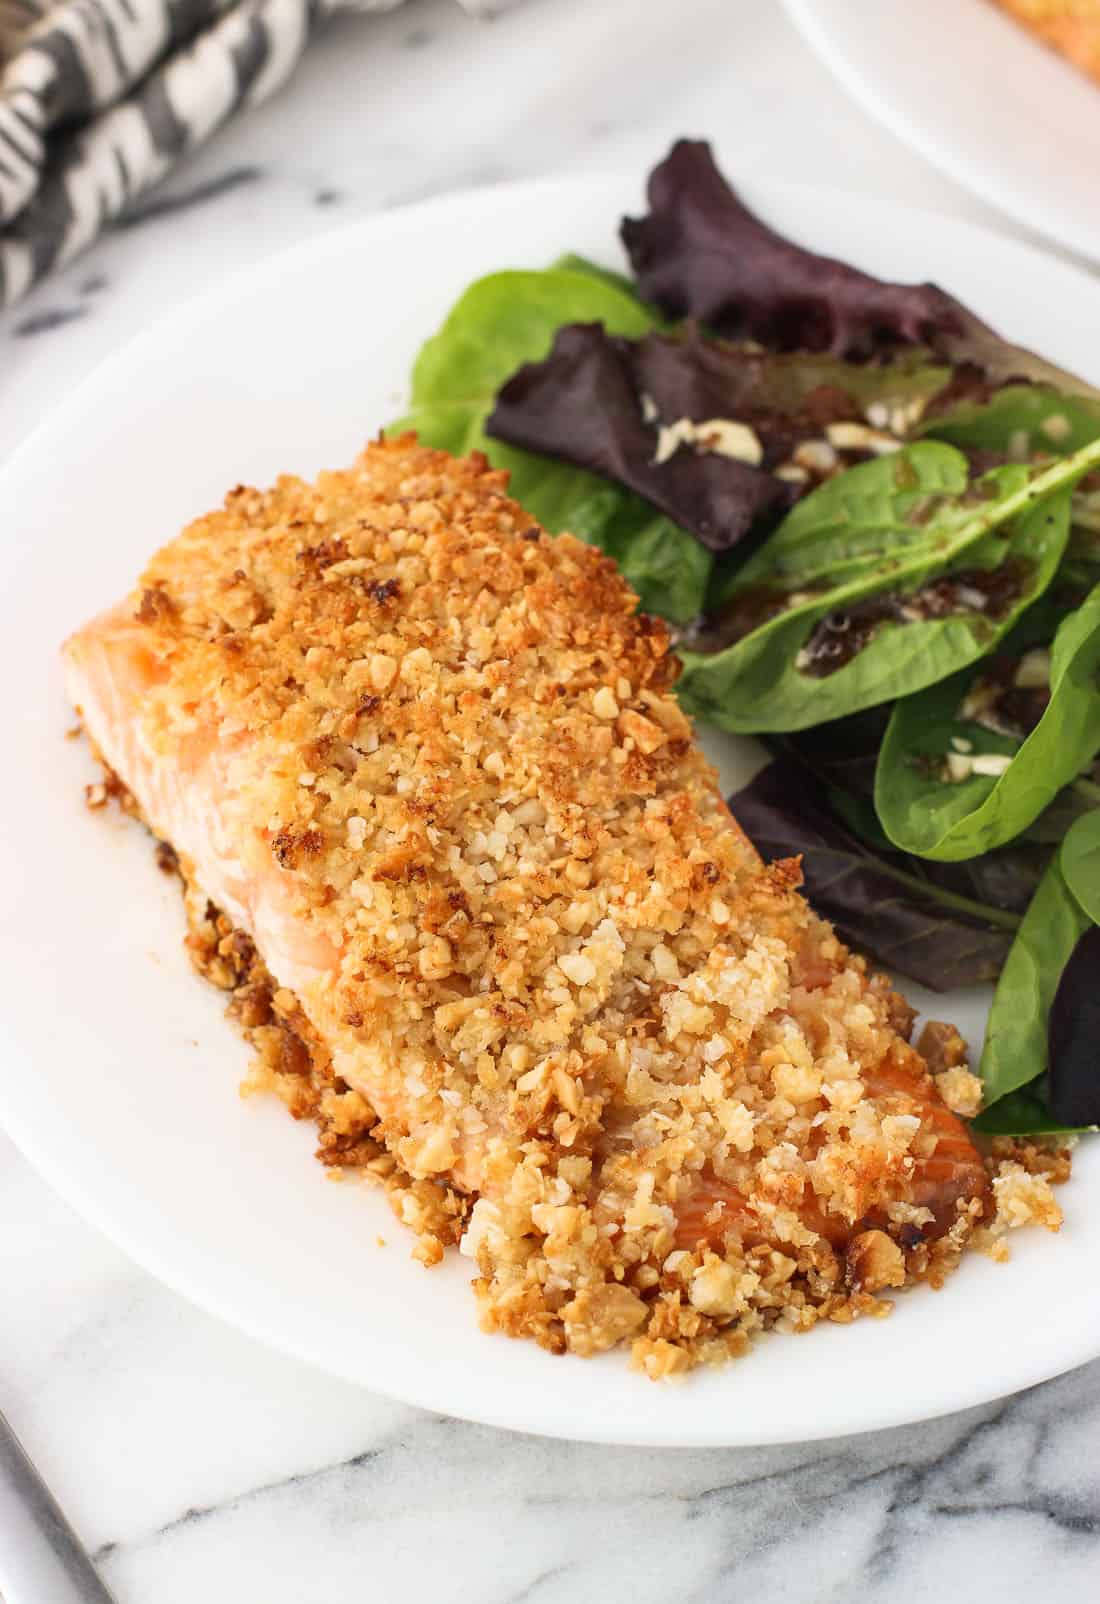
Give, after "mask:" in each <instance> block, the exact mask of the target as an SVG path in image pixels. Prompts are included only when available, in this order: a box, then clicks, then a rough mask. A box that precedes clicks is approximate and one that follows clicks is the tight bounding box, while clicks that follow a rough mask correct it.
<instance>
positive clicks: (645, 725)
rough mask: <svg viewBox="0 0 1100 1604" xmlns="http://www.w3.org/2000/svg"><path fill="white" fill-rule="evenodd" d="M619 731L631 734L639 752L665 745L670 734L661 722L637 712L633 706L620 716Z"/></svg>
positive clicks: (626, 734)
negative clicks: (662, 726)
mask: <svg viewBox="0 0 1100 1604" xmlns="http://www.w3.org/2000/svg"><path fill="white" fill-rule="evenodd" d="M619 731H620V733H621V734H622V735H624V736H629V737H630V739H631V740H632V741H633V742H634V745H635V746H636V747H637V748H638V750H639V752H645V753H646V754H647V755H648V754H649V753H650V752H655V751H656V750H657V748H658V747H659V746H664V744H665V742H666V741H667V740H668V736H667V735H666V734H665V732H664V730H663V729H662V728H661V726H660V725H659V724H655V723H654V722H653V720H652V719H651V718H645V717H643V715H642V714H641V713H635V712H634V710H633V708H627V710H626V712H625V713H623V714H621V715H620V717H619Z"/></svg>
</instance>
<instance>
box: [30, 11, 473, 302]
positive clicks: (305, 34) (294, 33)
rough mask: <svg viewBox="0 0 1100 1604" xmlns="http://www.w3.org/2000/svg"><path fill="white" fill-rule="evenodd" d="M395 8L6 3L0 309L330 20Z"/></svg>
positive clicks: (276, 80)
mask: <svg viewBox="0 0 1100 1604" xmlns="http://www.w3.org/2000/svg"><path fill="white" fill-rule="evenodd" d="M460 3H461V4H462V5H464V6H465V8H466V9H467V10H468V11H471V12H475V13H476V12H480V13H488V12H491V11H494V10H499V9H500V7H499V5H498V4H494V3H493V0H460ZM401 4H403V0H0V308H3V307H5V306H8V305H10V304H11V303H12V302H13V301H16V300H18V298H19V297H20V296H21V295H23V294H25V293H26V291H27V290H28V289H29V288H30V287H31V285H32V284H35V283H36V282H37V281H38V280H39V279H40V278H43V277H44V276H45V274H47V273H48V272H50V271H51V269H53V268H55V267H60V266H61V265H62V263H64V262H67V261H69V260H70V259H71V258H72V257H74V256H75V255H76V254H77V252H79V251H82V250H84V249H85V247H86V246H88V245H89V244H91V242H92V240H94V239H95V238H96V236H97V234H99V232H100V230H101V229H103V228H105V227H107V226H108V225H109V224H110V223H111V222H112V221H113V220H114V219H115V218H117V217H118V216H120V215H121V214H122V213H123V212H125V211H126V210H127V208H128V207H130V206H132V205H133V203H134V202H135V201H136V200H137V198H138V197H139V196H140V195H142V194H143V193H144V192H145V190H147V189H148V188H149V187H150V186H151V185H153V184H156V183H157V182H159V180H160V179H162V178H163V177H164V176H165V174H166V173H168V172H169V171H170V170H171V169H172V168H173V167H174V166H175V164H176V163H177V162H178V161H179V160H180V158H181V157H183V156H186V155H187V154H188V153H189V152H190V151H192V150H194V149H195V148H196V147H197V146H198V145H201V144H202V143H203V142H204V141H205V140H207V139H209V138H210V137H211V135H212V134H214V133H216V131H217V130H218V129H219V128H220V127H221V126H222V124H223V123H225V122H227V121H228V120H229V118H230V117H232V116H233V115H234V114H235V113H236V112H238V111H239V110H241V109H242V108H244V107H248V106H255V105H258V104H259V102H260V101H261V100H265V99H266V98H267V96H268V95H270V94H273V93H274V91H275V90H276V89H278V88H280V86H281V85H282V84H284V83H285V82H286V80H287V78H289V76H290V74H291V73H292V72H293V71H294V68H295V66H296V65H297V63H298V61H299V59H300V58H301V56H302V53H303V51H304V50H305V49H306V46H307V45H308V43H309V41H310V37H311V36H312V34H313V33H314V32H315V31H316V30H317V28H318V27H319V26H320V25H321V23H322V22H324V21H325V20H326V19H327V18H328V17H329V16H331V15H332V14H333V13H335V12H338V11H362V12H366V11H392V10H393V9H394V8H395V7H396V6H399V5H401Z"/></svg>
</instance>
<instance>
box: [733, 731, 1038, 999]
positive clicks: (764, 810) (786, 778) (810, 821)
mask: <svg viewBox="0 0 1100 1604" xmlns="http://www.w3.org/2000/svg"><path fill="white" fill-rule="evenodd" d="M729 805H730V810H731V812H732V813H733V816H734V818H736V819H737V821H738V823H739V824H740V825H741V827H742V828H743V829H744V831H745V832H746V834H747V835H748V837H749V839H750V840H751V841H752V842H753V844H754V845H755V846H756V848H757V850H758V851H759V852H760V854H761V856H762V857H764V858H765V859H769V860H770V859H772V858H786V857H792V856H794V855H796V854H799V853H800V854H801V855H802V873H803V890H804V892H805V895H806V897H807V899H808V901H809V902H810V903H811V904H812V905H813V907H814V908H815V909H816V910H817V912H818V913H820V914H821V915H822V916H823V917H824V918H826V919H828V920H830V921H831V922H832V924H834V925H835V926H836V929H837V930H838V932H839V933H840V935H841V936H842V938H843V939H844V940H845V941H847V942H850V943H851V945H852V946H853V947H855V948H856V949H857V950H858V951H861V952H864V953H870V954H872V955H873V956H874V957H875V958H876V959H877V960H878V961H879V962H880V963H882V964H884V965H886V966H887V967H889V968H891V969H895V970H898V971H899V972H900V973H902V974H904V975H908V976H909V977H910V978H911V979H913V980H917V981H920V982H921V984H922V985H925V986H929V987H931V988H932V990H934V991H949V990H951V989H952V988H953V987H956V986H967V985H976V984H978V983H980V982H983V981H989V980H993V979H995V978H996V976H997V975H998V974H999V972H1000V969H1001V966H1002V964H1003V963H1004V960H1005V957H1006V955H1007V953H1008V950H1009V948H1010V947H1011V945H1012V939H1013V935H1014V933H1015V929H1016V926H1017V925H1018V923H1019V921H1018V920H1017V919H1016V918H1014V917H1012V916H1011V915H1007V916H1006V915H1005V914H1004V913H1003V912H1002V911H1001V910H998V909H996V908H985V909H983V908H982V906H981V905H980V904H979V903H977V902H976V901H974V899H973V898H970V897H965V896H963V895H960V894H958V893H945V891H944V889H943V888H942V887H939V886H937V885H934V884H931V883H929V882H925V881H922V880H921V879H920V878H919V877H918V872H915V866H914V865H913V862H912V860H911V859H908V858H906V857H904V856H903V855H902V854H900V853H891V852H887V851H881V850H879V849H877V848H876V847H873V846H871V845H869V844H868V843H867V842H866V841H864V840H862V839H861V838H860V837H859V836H857V835H856V834H855V832H854V831H853V830H851V829H849V828H848V826H847V825H846V824H845V823H844V822H843V821H842V820H841V819H840V818H839V817H838V815H837V814H836V813H834V812H833V811H832V809H831V808H830V806H829V803H828V798H827V794H826V792H825V790H824V788H823V787H822V786H820V785H819V784H818V782H817V781H816V780H815V778H814V777H813V775H812V774H810V773H809V772H808V771H807V770H806V769H805V768H804V767H803V766H802V764H800V763H798V762H796V761H793V760H792V759H791V758H788V757H780V758H777V759H776V760H775V761H774V762H772V763H769V764H768V765H767V767H766V768H764V769H762V770H761V772H760V773H759V774H758V775H757V776H756V778H755V780H753V781H752V783H751V784H750V785H748V786H746V787H745V788H744V789H743V790H741V791H739V792H737V794H736V795H735V796H732V797H730V799H729Z"/></svg>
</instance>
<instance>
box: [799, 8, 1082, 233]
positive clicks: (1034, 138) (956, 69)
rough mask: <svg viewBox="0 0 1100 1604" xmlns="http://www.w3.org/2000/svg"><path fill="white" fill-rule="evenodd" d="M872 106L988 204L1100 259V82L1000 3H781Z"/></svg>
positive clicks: (842, 78) (855, 93)
mask: <svg viewBox="0 0 1100 1604" xmlns="http://www.w3.org/2000/svg"><path fill="white" fill-rule="evenodd" d="M784 3H785V4H786V7H787V10H788V11H789V12H790V14H791V16H792V17H793V18H794V20H795V22H796V23H797V24H798V26H799V27H800V28H801V30H802V32H803V33H804V34H805V36H806V38H807V40H808V41H809V43H810V44H811V45H812V46H813V48H814V49H815V50H816V51H817V53H818V55H820V57H821V59H822V60H823V61H824V62H825V64H826V66H827V67H829V68H830V70H831V71H832V72H833V73H835V74H836V76H837V78H839V79H840V81H841V83H842V84H843V85H844V87H845V88H846V89H847V90H848V91H849V93H850V94H852V95H853V96H854V97H855V98H856V100H858V101H859V102H860V103H861V105H862V106H863V107H864V109H865V110H866V111H868V112H870V113H871V115H872V116H873V117H876V118H878V120H879V121H880V122H882V123H884V124H885V125H886V127H887V128H889V129H890V130H891V132H892V133H894V134H896V135H897V136H898V138H899V139H902V140H904V141H905V143H906V144H907V145H911V146H913V147H914V149H916V150H919V151H920V153H921V155H922V156H924V157H926V158H927V159H928V161H930V162H933V163H934V164H935V165H936V166H937V167H939V168H940V169H941V171H943V172H945V173H946V174H947V175H948V177H950V178H953V179H955V180H956V181H957V182H958V183H960V184H965V185H966V187H967V188H968V189H970V190H973V191H974V193H975V194H976V195H978V196H980V198H981V199H982V200H984V201H988V202H990V203H991V204H992V205H995V206H1000V207H1001V208H1002V209H1003V210H1004V211H1006V212H1008V213H1009V214H1010V215H1011V216H1013V217H1015V218H1017V219H1018V221H1019V222H1021V223H1024V224H1026V225H1027V226H1028V227H1030V228H1034V229H1037V230H1039V231H1040V232H1041V233H1044V234H1048V235H1049V236H1050V237H1051V238H1052V239H1055V240H1058V241H1059V243H1061V244H1062V245H1066V246H1069V248H1070V249H1071V250H1077V251H1081V252H1083V253H1084V254H1085V255H1086V256H1090V257H1093V258H1096V259H1100V85H1097V84H1094V83H1092V82H1091V80H1090V79H1088V78H1086V77H1085V76H1084V75H1083V74H1082V73H1079V72H1078V71H1077V70H1076V69H1075V68H1073V67H1072V66H1071V65H1070V64H1069V63H1068V62H1066V61H1064V60H1063V59H1062V58H1061V57H1060V56H1058V55H1056V54H1055V53H1054V52H1053V51H1051V50H1048V49H1046V48H1045V47H1044V46H1043V45H1042V44H1041V43H1039V41H1038V40H1036V39H1034V38H1032V36H1031V35H1030V34H1029V33H1027V32H1026V31H1025V30H1024V29H1023V28H1021V27H1020V26H1019V24H1017V23H1016V22H1014V21H1013V20H1012V18H1010V17H1008V16H1006V15H1005V13H1004V12H1002V11H1000V10H999V9H998V8H997V7H995V6H994V5H993V4H992V3H991V0H919V3H917V4H914V3H913V0H784Z"/></svg>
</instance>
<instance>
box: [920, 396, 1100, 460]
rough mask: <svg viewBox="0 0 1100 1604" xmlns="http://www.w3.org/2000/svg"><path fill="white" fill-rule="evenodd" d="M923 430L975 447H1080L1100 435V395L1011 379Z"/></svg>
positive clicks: (928, 421) (930, 419) (1024, 451)
mask: <svg viewBox="0 0 1100 1604" xmlns="http://www.w3.org/2000/svg"><path fill="white" fill-rule="evenodd" d="M919 432H920V433H922V434H928V435H933V436H934V437H935V438H936V439H937V440H946V441H948V442H949V443H950V444H951V445H955V446H960V447H962V448H963V449H964V450H973V451H1006V452H1007V451H1008V450H1009V449H1010V448H1011V447H1014V448H1015V453H1014V454H1019V455H1020V456H1027V455H1028V453H1029V452H1030V451H1032V450H1033V449H1038V450H1043V451H1056V452H1065V451H1078V450H1080V448H1081V447H1082V446H1087V445H1088V444H1089V443H1090V441H1093V440H1095V439H1096V438H1097V436H1098V435H1100V400H1093V399H1090V398H1088V397H1085V396H1075V395H1066V394H1065V393H1064V392H1062V391H1060V390H1047V389H1043V388H1041V387H1039V386H1038V385H1030V384H1010V385H1006V386H1005V388H1004V389H1003V390H998V391H997V393H996V394H995V395H992V396H990V397H989V398H988V399H987V400H983V401H970V402H967V401H963V402H960V403H958V404H956V405H955V406H953V407H951V409H950V411H949V412H947V413H946V415H942V416H941V415H937V414H936V413H935V412H934V411H933V412H932V413H931V415H929V416H927V417H926V418H925V421H924V422H923V423H922V424H921V425H920V431H919Z"/></svg>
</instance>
